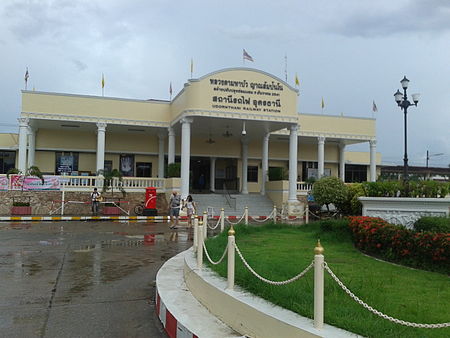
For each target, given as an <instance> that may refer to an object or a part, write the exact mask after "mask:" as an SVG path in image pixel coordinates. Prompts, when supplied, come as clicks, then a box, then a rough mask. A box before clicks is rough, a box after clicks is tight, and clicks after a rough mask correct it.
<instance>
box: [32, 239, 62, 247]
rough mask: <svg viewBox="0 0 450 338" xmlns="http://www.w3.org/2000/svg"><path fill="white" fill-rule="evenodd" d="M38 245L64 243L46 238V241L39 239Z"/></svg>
mask: <svg viewBox="0 0 450 338" xmlns="http://www.w3.org/2000/svg"><path fill="white" fill-rule="evenodd" d="M38 243H39V245H51V246H57V245H63V244H64V243H63V242H62V241H61V239H60V240H47V241H39V242H38Z"/></svg>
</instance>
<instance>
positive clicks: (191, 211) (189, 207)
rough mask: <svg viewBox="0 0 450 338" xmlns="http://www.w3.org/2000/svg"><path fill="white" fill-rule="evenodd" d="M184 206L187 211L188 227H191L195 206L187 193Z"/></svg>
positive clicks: (195, 211) (195, 210)
mask: <svg viewBox="0 0 450 338" xmlns="http://www.w3.org/2000/svg"><path fill="white" fill-rule="evenodd" d="M185 207H186V213H187V221H188V228H192V217H193V216H194V215H195V214H196V213H197V207H196V205H195V202H194V199H193V198H192V196H191V195H188V197H187V198H186V204H185Z"/></svg>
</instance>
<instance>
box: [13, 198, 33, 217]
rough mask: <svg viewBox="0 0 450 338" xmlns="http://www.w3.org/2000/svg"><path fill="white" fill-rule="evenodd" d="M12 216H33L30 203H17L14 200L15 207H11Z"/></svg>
mask: <svg viewBox="0 0 450 338" xmlns="http://www.w3.org/2000/svg"><path fill="white" fill-rule="evenodd" d="M11 215H31V205H30V202H29V201H28V202H23V201H15V200H14V198H13V205H12V207H11Z"/></svg>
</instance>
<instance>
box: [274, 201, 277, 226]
mask: <svg viewBox="0 0 450 338" xmlns="http://www.w3.org/2000/svg"><path fill="white" fill-rule="evenodd" d="M273 222H274V223H276V222H277V206H276V205H274V206H273Z"/></svg>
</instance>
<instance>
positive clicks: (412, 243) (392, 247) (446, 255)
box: [349, 216, 450, 274]
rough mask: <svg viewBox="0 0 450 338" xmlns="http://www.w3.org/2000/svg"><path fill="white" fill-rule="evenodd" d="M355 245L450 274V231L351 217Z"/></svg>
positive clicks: (411, 264) (410, 263)
mask: <svg viewBox="0 0 450 338" xmlns="http://www.w3.org/2000/svg"><path fill="white" fill-rule="evenodd" d="M349 227H350V230H351V232H352V236H353V240H354V243H355V246H356V247H357V248H358V249H360V250H361V251H362V252H365V253H367V254H370V255H372V256H376V257H380V258H382V259H384V260H387V261H391V262H398V263H401V264H403V265H407V266H411V267H417V268H421V269H424V270H430V271H439V272H444V273H447V274H449V273H450V264H449V263H450V262H449V260H450V233H435V232H417V231H412V230H408V229H406V228H404V227H403V226H398V225H392V224H389V223H388V222H386V221H384V220H382V219H381V218H374V217H363V216H355V217H349Z"/></svg>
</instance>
